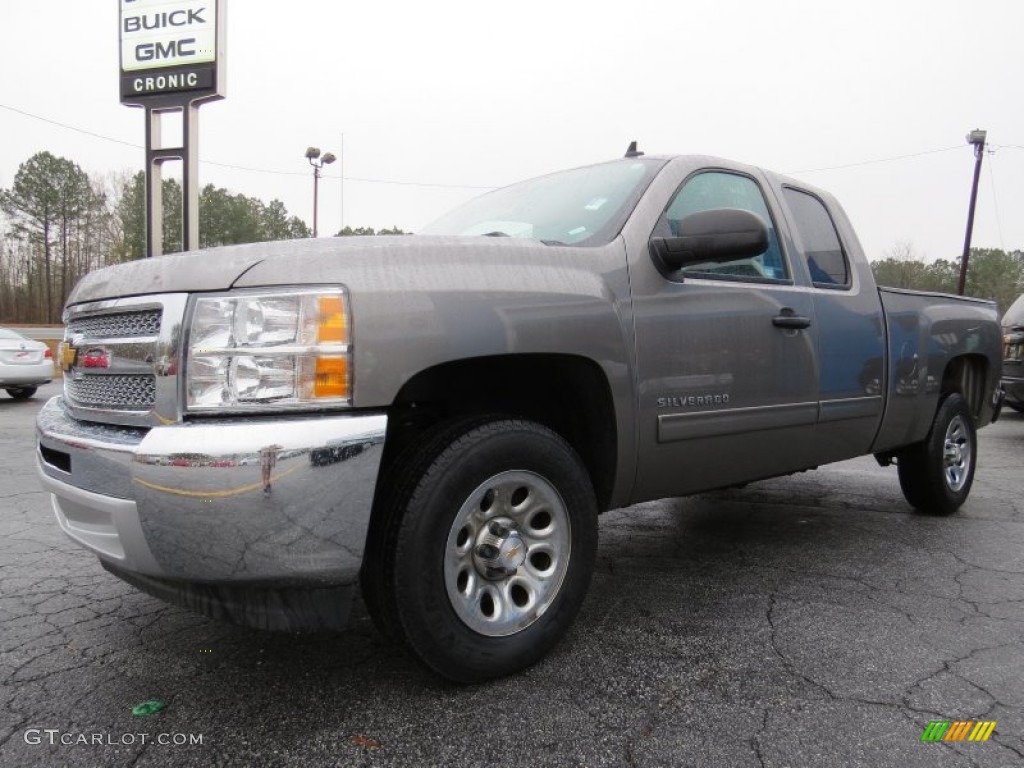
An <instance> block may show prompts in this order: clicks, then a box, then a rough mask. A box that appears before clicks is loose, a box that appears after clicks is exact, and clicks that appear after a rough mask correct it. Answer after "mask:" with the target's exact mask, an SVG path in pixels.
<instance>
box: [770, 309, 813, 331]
mask: <svg viewBox="0 0 1024 768" xmlns="http://www.w3.org/2000/svg"><path fill="white" fill-rule="evenodd" d="M772 325H774V326H775V327H776V328H787V329H790V330H797V331H799V330H801V329H803V328H808V327H810V325H811V318H809V317H804V316H803V315H798V314H796V313H795V312H793V310H792V309H790V308H789V307H786V308H785V309H783V310H782V312H780V313H779V314H777V315H776V316H775V317H773V318H772Z"/></svg>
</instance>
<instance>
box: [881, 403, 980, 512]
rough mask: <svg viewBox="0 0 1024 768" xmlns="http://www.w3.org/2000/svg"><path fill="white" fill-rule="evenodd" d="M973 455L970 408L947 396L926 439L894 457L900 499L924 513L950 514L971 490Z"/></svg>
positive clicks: (975, 447)
mask: <svg viewBox="0 0 1024 768" xmlns="http://www.w3.org/2000/svg"><path fill="white" fill-rule="evenodd" d="M977 455H978V442H977V433H976V432H975V429H974V419H973V418H972V416H971V409H970V408H969V407H968V405H967V401H966V400H964V398H963V397H962V396H961V395H959V394H956V393H953V394H951V395H948V396H947V397H946V398H945V400H943V401H942V403H941V404H940V405H939V409H938V411H936V413H935V419H934V420H933V421H932V426H931V430H930V431H929V433H928V437H927V438H925V440H924V441H923V442H921V443H918V444H917V445H914V446H911V447H910V448H907V449H904V450H903V451H902V452H901V453H900V454H899V455H898V457H897V467H898V469H899V477H900V487H901V488H902V489H903V495H904V497H905V498H906V500H907V501H908V502H910V504H911V505H913V506H914V507H915V508H917V509H918V510H920V511H921V512H924V513H926V514H931V515H950V514H952V513H953V512H955V511H956V510H957V509H958V508H959V507H960V505H961V504H963V503H964V501H966V500H967V495H968V494H969V493H970V491H971V484H972V483H973V482H974V467H975V464H976V463H977Z"/></svg>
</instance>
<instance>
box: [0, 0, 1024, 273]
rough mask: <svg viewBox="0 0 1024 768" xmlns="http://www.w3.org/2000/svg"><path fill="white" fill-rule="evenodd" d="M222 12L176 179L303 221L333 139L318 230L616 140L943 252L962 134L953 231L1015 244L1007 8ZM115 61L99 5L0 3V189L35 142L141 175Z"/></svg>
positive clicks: (451, 199)
mask: <svg viewBox="0 0 1024 768" xmlns="http://www.w3.org/2000/svg"><path fill="white" fill-rule="evenodd" d="M227 30H228V43H227V46H228V49H227V70H228V74H227V98H226V99H225V100H223V101H219V102H215V103H212V104H209V105H207V106H204V107H203V108H202V110H201V120H200V156H201V158H202V160H203V161H204V162H202V163H201V164H200V183H201V184H207V183H212V184H215V185H217V186H222V187H226V188H228V189H230V190H232V191H233V192H242V193H244V194H247V195H253V196H257V197H260V198H262V199H264V200H266V201H269V200H270V199H271V198H275V197H276V198H279V199H281V200H283V201H284V203H285V204H286V205H287V207H288V210H289V211H290V212H291V213H294V214H297V215H300V216H302V217H303V218H304V219H306V220H307V221H311V220H312V186H313V183H312V172H311V169H310V168H309V166H308V165H307V164H306V160H305V159H304V157H303V154H304V151H305V149H306V147H307V146H309V145H316V146H319V147H320V148H321V149H323V150H324V151H332V152H334V153H335V154H336V155H339V156H341V157H342V160H343V162H342V163H336V164H334V165H333V166H330V167H329V168H328V169H327V170H326V174H325V179H324V180H323V181H322V182H321V196H320V198H321V199H320V232H321V235H323V234H325V233H333V232H335V231H337V229H338V228H339V226H340V225H341V222H342V215H343V216H344V223H345V224H350V225H352V226H373V227H384V226H391V225H398V226H400V227H402V228H404V229H407V230H416V229H418V228H420V227H422V226H423V225H425V224H426V223H428V222H429V221H431V220H432V219H433V218H435V217H436V216H438V215H440V214H441V213H443V212H444V211H446V210H447V209H449V208H451V207H452V206H454V205H456V204H458V203H459V202H461V201H462V200H465V199H467V198H468V197H471V196H473V195H475V194H478V193H479V192H480V191H482V190H481V189H479V188H481V187H494V186H502V185H505V184H508V183H511V182H513V181H517V180H519V179H522V178H527V177H529V176H535V175H539V174H542V173H546V172H548V171H553V170H558V169H561V168H568V167H573V166H578V165H584V164H587V163H592V162H598V161H602V160H606V159H610V158H613V157H618V156H620V155H621V154H622V153H623V151H624V150H625V148H626V145H627V144H628V143H629V141H630V140H632V139H636V140H638V141H639V143H640V148H641V149H643V150H646V151H647V152H648V153H652V154H686V153H701V154H714V155H719V156H723V157H729V158H733V159H736V160H742V161H745V162H749V163H752V164H755V165H760V166H763V167H766V168H771V169H773V170H777V171H783V172H788V173H791V174H792V175H794V176H796V177H798V178H801V179H804V180H806V181H808V182H810V183H812V184H815V185H817V186H820V187H823V188H825V189H828V190H829V191H831V192H833V193H834V194H836V195H837V196H838V197H839V199H840V201H841V202H842V203H843V204H844V206H845V208H846V209H847V212H848V213H849V215H850V217H851V218H852V219H853V222H854V225H855V226H856V227H857V230H858V232H859V233H860V236H861V240H862V243H863V245H864V247H865V250H866V251H867V253H868V255H869V256H870V257H871V258H881V257H883V256H884V255H885V253H886V252H887V251H889V250H890V249H892V248H893V247H894V246H896V245H897V244H898V243H901V242H907V243H910V244H912V245H913V247H914V248H915V250H916V251H917V252H918V253H919V254H920V255H922V256H923V257H925V258H927V259H929V260H930V259H934V258H939V257H946V258H950V257H955V256H957V255H958V254H959V253H960V251H961V249H962V247H963V237H964V228H965V224H966V218H967V204H968V198H969V193H970V183H971V174H972V171H973V165H974V156H973V153H972V150H971V148H970V147H969V146H968V145H967V144H966V143H965V140H964V136H965V134H966V133H967V132H968V131H969V130H971V129H973V128H982V129H986V130H987V131H988V137H989V142H990V148H991V149H994V152H992V153H990V154H986V156H985V160H984V170H983V173H982V178H981V187H980V193H979V199H978V213H977V220H976V224H975V235H974V245H975V246H979V247H996V248H1000V247H1002V248H1006V249H1015V248H1024V82H1022V80H1024V78H1022V75H1024V64H1022V63H1021V50H1020V45H1021V35H1022V31H1024V2H1021V0H975V2H972V3H967V2H950V1H949V0H928V1H925V0H921V1H917V0H886V1H885V2H878V1H877V0H858V2H851V3H843V4H839V3H835V2H824V1H823V0H808V1H806V2H805V1H803V0H749V1H748V0H714V1H713V2H671V3H670V2H657V3H653V2H644V1H643V0H640V2H636V1H635V0H634V2H630V3H596V2H592V1H591V2H577V1H576V0H571V1H570V0H565V1H562V0H545V1H544V2H534V0H520V2H517V3H501V4H497V3H488V2H479V1H478V2H448V1H447V0H437V2H433V3H428V2H422V0H419V1H418V2H388V0H377V1H376V2H364V3H350V2H338V1H337V0H298V1H297V2H289V3H281V2H269V1H267V0H231V3H230V7H229V14H228V19H227ZM117 70H118V3H116V2H114V0H105V1H101V0H86V1H83V0H46V1H45V2H42V1H40V0H34V1H33V0H25V1H19V2H15V0H0V105H2V106H0V186H3V187H9V186H10V184H11V182H12V181H13V178H14V174H15V172H16V171H17V168H18V165H19V164H20V163H22V162H24V161H25V160H26V159H28V158H29V157H30V156H31V155H32V154H33V153H35V152H37V151H40V150H49V151H50V152H53V153H54V154H57V155H62V156H64V157H67V158H70V159H72V160H74V161H75V162H77V163H78V164H79V165H81V166H82V167H83V168H84V169H85V170H87V171H89V172H99V173H106V172H109V171H121V170H129V171H135V170H140V169H142V168H143V165H144V159H143V152H142V149H141V148H136V147H133V146H129V145H138V146H139V147H141V145H142V143H143V111H142V110H141V109H133V108H129V107H124V106H121V105H120V103H119V101H118V83H117V74H118V72H117ZM12 109H13V110H20V111H21V112H27V113H31V114H32V115H37V116H39V117H42V118H46V119H47V120H52V121H56V122H59V123H64V124H66V125H68V126H72V127H74V128H77V129H80V130H81V131H86V132H91V133H93V134H99V135H101V136H105V137H109V138H110V139H115V140H116V141H109V140H104V139H102V138H97V137H95V136H91V135H88V134H87V133H81V132H76V131H74V130H69V129H68V128H64V127H60V126H57V125H53V124H51V123H47V122H44V121H42V120H39V119H35V118H32V117H28V116H25V115H23V114H20V113H18V112H15V111H12ZM342 135H344V149H343V150H342V141H343V140H342ZM118 142H121V143H118ZM924 153H927V154H924ZM909 155H916V156H914V157H905V156H909ZM893 158H902V159H893ZM884 159H888V160H886V161H884V162H867V161H878V160H884ZM217 163H220V164H227V165H232V166H242V167H246V168H252V169H260V170H261V171H262V172H257V171H251V170H239V169H232V168H228V167H224V165H218V164H217ZM862 163H863V164H862ZM844 166H845V167H844ZM819 169H832V170H819ZM342 172H343V173H344V176H345V180H344V183H342V180H341V173H342ZM384 182H394V183H384ZM397 182H403V183H402V184H399V183H397ZM432 185H437V186H432ZM342 189H343V190H344V198H343V199H342Z"/></svg>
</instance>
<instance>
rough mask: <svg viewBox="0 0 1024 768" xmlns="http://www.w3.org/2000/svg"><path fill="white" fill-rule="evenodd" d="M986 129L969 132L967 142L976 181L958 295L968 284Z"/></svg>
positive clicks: (969, 214)
mask: <svg viewBox="0 0 1024 768" xmlns="http://www.w3.org/2000/svg"><path fill="white" fill-rule="evenodd" d="M985 136H986V134H985V131H981V130H978V129H975V130H973V131H971V132H970V133H968V134H967V143H968V144H970V145H972V146H973V147H974V182H973V184H971V203H970V206H969V208H968V209H967V235H966V236H965V237H964V255H963V257H962V258H961V259H960V282H959V284H958V285H957V289H956V292H957V294H958V295H960V296H963V295H964V288H965V287H966V286H967V262H968V261H969V260H970V258H971V235H972V234H973V233H974V206H975V204H976V203H977V202H978V179H980V178H981V159H982V158H983V157H984V156H985Z"/></svg>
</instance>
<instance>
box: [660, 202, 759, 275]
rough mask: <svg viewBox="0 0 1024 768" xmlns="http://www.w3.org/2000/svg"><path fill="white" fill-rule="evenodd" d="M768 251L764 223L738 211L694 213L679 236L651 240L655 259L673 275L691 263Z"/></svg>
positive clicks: (732, 259)
mask: <svg viewBox="0 0 1024 768" xmlns="http://www.w3.org/2000/svg"><path fill="white" fill-rule="evenodd" d="M767 249H768V227H767V226H765V223H764V220H762V219H761V217H760V216H758V215H757V214H756V213H751V212H750V211H744V210H741V209H739V208H714V209H712V210H710V211H698V212H697V213H691V214H690V215H689V216H687V217H686V218H685V219H683V220H682V221H681V222H680V223H679V234H678V235H677V236H675V237H652V238H651V250H652V251H653V254H654V258H655V260H656V261H657V262H659V263H660V264H661V266H663V267H664V268H665V269H666V270H667V271H670V272H675V271H676V270H678V269H682V268H683V267H685V266H687V265H689V264H702V263H706V262H709V261H712V262H723V261H734V260H736V259H745V258H749V257H751V256H757V255H758V254H760V253H764V251H766V250H767Z"/></svg>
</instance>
